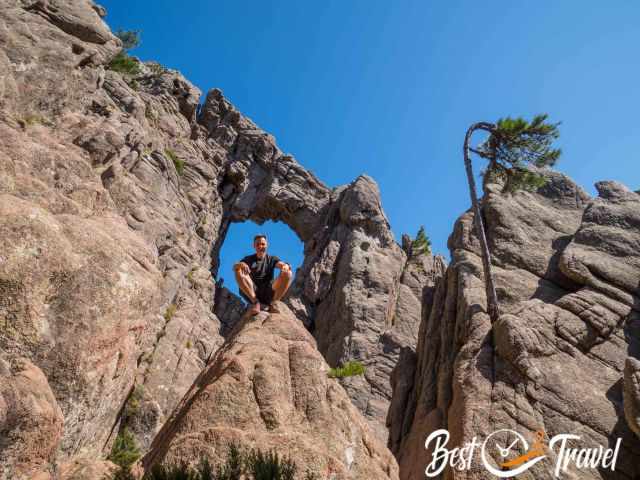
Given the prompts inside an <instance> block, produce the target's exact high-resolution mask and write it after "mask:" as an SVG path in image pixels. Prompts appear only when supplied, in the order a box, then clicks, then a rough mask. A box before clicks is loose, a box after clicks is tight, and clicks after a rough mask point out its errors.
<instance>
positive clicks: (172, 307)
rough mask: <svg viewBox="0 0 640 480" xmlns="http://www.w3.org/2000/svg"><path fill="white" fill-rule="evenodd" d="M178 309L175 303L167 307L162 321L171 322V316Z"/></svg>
mask: <svg viewBox="0 0 640 480" xmlns="http://www.w3.org/2000/svg"><path fill="white" fill-rule="evenodd" d="M177 309H178V307H177V305H176V304H175V303H172V304H171V305H169V306H168V307H167V310H166V311H165V312H164V319H165V320H166V321H167V322H168V321H169V320H171V319H172V318H173V315H174V314H175V313H176V310H177Z"/></svg>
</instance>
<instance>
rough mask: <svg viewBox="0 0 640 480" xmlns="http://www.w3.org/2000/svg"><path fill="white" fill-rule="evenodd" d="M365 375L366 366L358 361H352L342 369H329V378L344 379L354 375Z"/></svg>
mask: <svg viewBox="0 0 640 480" xmlns="http://www.w3.org/2000/svg"><path fill="white" fill-rule="evenodd" d="M363 373H364V365H362V363H360V362H358V361H357V360H351V361H349V362H347V363H345V364H344V365H343V366H342V367H338V368H331V369H329V377H331V378H343V377H352V376H354V375H362V374H363Z"/></svg>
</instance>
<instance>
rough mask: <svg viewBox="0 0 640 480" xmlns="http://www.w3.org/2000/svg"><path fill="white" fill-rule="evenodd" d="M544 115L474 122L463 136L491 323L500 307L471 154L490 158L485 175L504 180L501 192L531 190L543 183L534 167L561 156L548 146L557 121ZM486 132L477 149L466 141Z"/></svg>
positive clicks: (554, 136) (539, 166)
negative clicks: (528, 118) (486, 136)
mask: <svg viewBox="0 0 640 480" xmlns="http://www.w3.org/2000/svg"><path fill="white" fill-rule="evenodd" d="M546 120H547V115H546V114H542V115H536V116H535V117H534V118H533V120H532V121H531V122H527V121H526V120H524V119H522V118H510V117H507V118H502V119H500V120H498V121H497V122H496V123H488V122H479V123H474V124H473V125H471V126H470V127H469V129H468V130H467V134H466V135H465V138H464V148H463V153H464V164H465V169H466V172H467V181H468V182H469V194H470V195H471V204H472V205H473V213H474V215H473V218H474V225H475V229H476V233H477V235H478V238H479V239H480V246H481V250H482V266H483V270H484V280H485V290H486V295H487V310H488V313H489V317H490V318H491V323H494V322H495V321H497V320H498V317H499V316H500V310H499V306H498V297H497V295H496V289H495V283H494V280H493V274H492V272H491V254H490V252H489V247H488V245H487V238H486V233H485V230H484V223H483V220H482V211H481V209H480V203H479V202H478V195H477V193H476V184H475V180H474V177H473V169H472V165H471V157H470V153H471V152H472V153H475V154H476V155H478V156H480V157H482V158H484V159H486V160H488V161H489V166H488V168H487V171H486V173H485V175H490V176H492V178H497V179H500V180H502V181H503V182H504V191H506V192H513V191H516V190H518V189H527V190H534V189H536V188H539V187H540V186H542V185H543V184H544V182H545V179H544V177H543V176H542V175H540V174H539V173H537V171H536V169H535V168H533V169H532V168H531V166H534V167H537V168H544V167H551V166H553V165H554V164H555V162H556V161H557V160H558V158H559V157H560V153H561V151H560V149H554V148H552V147H551V145H552V143H553V141H554V140H556V139H557V138H558V137H559V135H560V134H559V132H558V125H559V123H547V121H546ZM479 130H480V131H484V132H487V133H488V134H489V136H488V138H487V139H486V141H485V142H483V143H482V144H481V145H480V146H479V147H478V148H472V147H471V146H470V145H469V144H470V142H471V137H472V136H473V134H474V133H475V132H476V131H479Z"/></svg>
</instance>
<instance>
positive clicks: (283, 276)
mask: <svg viewBox="0 0 640 480" xmlns="http://www.w3.org/2000/svg"><path fill="white" fill-rule="evenodd" d="M292 279H293V273H292V272H291V270H284V271H280V275H278V278H276V279H275V281H274V282H273V286H272V288H273V302H277V301H279V300H280V299H281V298H282V297H284V294H285V293H287V290H289V287H290V286H291V280H292ZM272 305H273V304H272ZM273 310H277V307H274V308H273Z"/></svg>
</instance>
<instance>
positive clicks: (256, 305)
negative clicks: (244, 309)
mask: <svg viewBox="0 0 640 480" xmlns="http://www.w3.org/2000/svg"><path fill="white" fill-rule="evenodd" d="M249 311H250V312H251V315H254V316H255V315H257V314H259V313H260V302H256V303H252V304H251V306H250V307H249Z"/></svg>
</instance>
